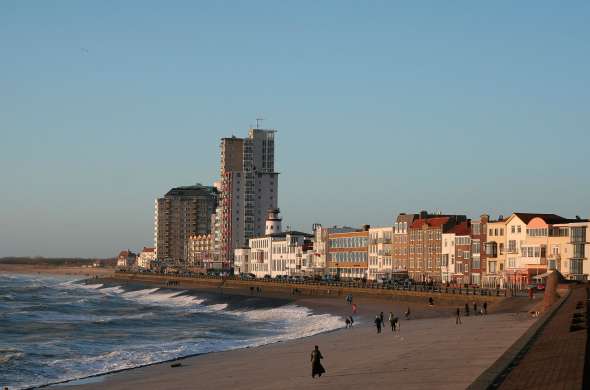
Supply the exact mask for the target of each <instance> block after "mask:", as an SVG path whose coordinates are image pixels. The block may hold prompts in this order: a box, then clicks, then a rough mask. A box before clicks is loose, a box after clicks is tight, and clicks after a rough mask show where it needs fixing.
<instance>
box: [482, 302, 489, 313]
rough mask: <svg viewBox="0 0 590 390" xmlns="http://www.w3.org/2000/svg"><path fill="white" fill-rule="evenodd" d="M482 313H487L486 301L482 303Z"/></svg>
mask: <svg viewBox="0 0 590 390" xmlns="http://www.w3.org/2000/svg"><path fill="white" fill-rule="evenodd" d="M483 314H484V315H487V314H488V302H487V301H486V302H484V303H483Z"/></svg>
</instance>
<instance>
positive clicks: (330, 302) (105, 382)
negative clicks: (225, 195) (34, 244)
mask: <svg viewBox="0 0 590 390" xmlns="http://www.w3.org/2000/svg"><path fill="white" fill-rule="evenodd" d="M60 268H62V269H61V270H60V271H62V272H58V273H53V272H51V271H54V269H49V270H46V271H47V272H45V273H52V274H57V275H64V274H66V275H72V274H71V273H68V272H71V269H63V267H60ZM78 268H79V267H76V269H78ZM25 269H27V270H29V271H30V270H31V269H34V271H33V272H26V274H31V273H32V274H35V273H38V267H26V268H25ZM85 270H86V269H84V268H82V269H81V270H80V269H78V271H85ZM0 271H3V269H2V268H0ZM64 271H65V272H64ZM12 273H22V272H14V269H13V272H12ZM73 275H81V274H80V273H76V274H73ZM86 282H87V283H88V284H95V283H98V282H100V283H103V284H105V286H111V285H121V286H125V285H128V286H134V287H138V286H145V287H159V288H162V289H170V290H188V291H191V292H195V293H199V292H203V293H208V294H212V295H215V296H216V297H218V298H219V299H221V300H224V299H227V300H228V301H231V299H232V297H234V296H237V297H242V298H243V297H250V296H251V294H250V292H249V289H248V288H247V287H246V288H242V289H236V288H230V289H220V288H219V287H218V286H187V285H182V283H181V284H180V285H178V286H165V285H162V284H161V283H157V282H146V281H145V280H133V281H130V280H122V279H121V278H116V277H112V274H111V275H109V274H105V275H104V276H101V277H100V278H99V279H94V278H91V279H86ZM259 297H260V298H261V299H272V300H283V301H284V302H285V303H283V305H289V304H293V305H297V306H302V307H306V308H308V309H310V310H311V311H312V312H313V313H314V314H331V315H335V316H339V317H341V318H342V317H344V316H345V315H349V314H350V309H351V307H350V305H347V304H346V303H345V302H344V297H342V296H335V295H333V296H307V295H303V296H299V295H295V296H293V295H291V294H290V293H289V292H288V291H287V290H286V289H283V290H281V291H275V290H272V289H270V290H266V289H265V291H263V293H262V295H261V296H259ZM397 298H398V299H395V300H384V299H382V298H379V297H364V296H360V297H357V296H355V299H354V301H355V303H356V304H357V305H358V313H357V315H356V316H355V318H356V319H357V321H356V322H355V328H354V329H352V330H347V329H344V328H343V327H342V328H338V329H333V330H327V331H323V332H319V333H316V334H314V335H308V336H303V337H299V338H293V339H285V340H279V341H273V342H269V343H266V344H259V345H253V346H245V347H239V348H234V349H226V350H221V351H208V352H202V353H197V354H189V355H185V356H179V357H176V358H173V359H168V360H164V361H160V362H153V363H149V364H146V365H141V366H135V367H129V368H123V369H119V370H114V371H109V372H104V373H99V374H92V375H88V376H83V377H80V378H73V379H68V380H64V381H58V382H52V383H48V384H45V385H41V386H37V387H28V388H27V389H32V388H56V387H74V388H81V389H88V390H90V389H99V388H103V387H106V386H108V387H109V388H111V387H113V386H114V387H113V388H115V389H116V388H120V389H127V388H131V389H139V388H142V389H143V388H148V389H149V388H154V389H156V388H158V389H159V388H169V387H167V385H166V384H162V383H157V384H156V383H150V382H149V381H148V383H142V384H141V386H139V385H134V384H133V383H130V382H129V381H130V380H131V381H135V380H137V376H138V375H139V376H141V374H140V373H144V372H145V373H147V374H146V375H147V376H148V377H152V378H154V379H155V380H156V382H158V380H157V376H158V375H154V374H153V373H158V374H159V373H161V372H164V374H166V371H169V370H176V371H174V373H176V372H177V371H182V370H183V369H184V368H186V367H187V366H186V365H189V366H192V365H195V364H198V363H201V362H207V361H211V360H213V361H216V360H219V358H218V357H217V356H220V355H221V356H229V357H228V358H223V359H222V360H224V359H229V361H234V364H237V365H239V364H242V363H243V362H244V361H248V360H251V359H252V358H251V357H249V356H250V355H252V354H254V355H258V354H260V353H264V351H267V350H268V349H270V350H272V351H277V350H278V351H279V352H278V353H285V350H288V351H291V350H293V349H298V348H300V347H301V346H302V345H308V344H310V343H312V344H313V343H319V344H320V345H325V344H326V342H329V341H330V340H333V341H334V345H336V346H338V345H340V344H342V342H345V343H348V342H349V340H348V339H349V335H348V334H347V333H350V334H356V333H362V337H361V340H360V342H362V340H363V339H365V338H366V337H370V335H371V334H372V333H373V326H371V324H372V320H373V318H374V316H375V314H377V313H379V312H380V311H383V312H384V313H385V317H386V318H387V314H388V313H389V311H393V312H394V313H396V314H397V315H398V317H400V319H401V318H402V317H403V316H402V313H403V311H404V310H405V309H406V307H411V310H412V317H413V320H411V321H405V320H401V321H402V327H403V328H404V329H405V328H407V326H408V325H409V324H412V325H411V326H412V327H413V326H414V325H413V324H416V325H418V326H419V327H423V326H425V325H423V324H430V323H435V324H436V323H441V321H443V322H449V321H453V318H452V312H453V310H454V308H456V305H453V304H442V305H441V304H437V305H436V306H434V307H429V306H428V305H427V303H426V302H416V301H415V300H414V301H406V300H403V298H402V297H397ZM516 300H517V299H516V298H510V299H508V300H502V301H499V302H497V303H492V305H491V307H490V310H489V311H490V316H489V317H492V316H494V315H500V316H504V317H506V315H507V314H508V313H512V312H513V310H514V308H518V307H521V306H523V302H524V301H523V300H520V301H519V302H515V301H516ZM226 302H227V301H226ZM509 302H512V303H513V304H512V305H510V304H507V303H509ZM495 313H496V314H495ZM481 317H482V318H481V319H482V320H483V316H481ZM471 318H473V319H476V320H479V317H475V316H472V317H471ZM406 324H408V325H406ZM343 326H344V325H343ZM529 326H530V324H529ZM526 329H528V326H527V327H526V328H525V329H524V330H523V332H524V331H525V330H526ZM430 336H432V335H430ZM355 342H356V343H358V342H359V340H356V341H355ZM376 347H377V348H379V347H381V346H380V345H379V346H376ZM507 347H508V346H507ZM261 351H263V352H261ZM369 352H370V351H369ZM502 352H503V351H502ZM273 353H274V352H273ZM287 353H289V354H291V353H292V352H287ZM337 353H340V351H338V352H337ZM236 354H237V355H239V356H238V357H236V356H235V355H236ZM210 356H213V357H210ZM172 362H181V364H182V365H181V367H178V368H171V367H170V363H172ZM185 363H186V365H185ZM270 363H271V364H272V363H273V362H270ZM491 364H493V361H490V362H489V364H488V365H487V366H485V367H483V368H482V370H481V372H482V371H483V370H485V369H486V368H487V367H489V366H490V365H491ZM197 370H198V368H197ZM481 372H478V373H477V374H478V375H479V374H480V373H481ZM209 375H210V374H209ZM190 376H192V374H191V375H190ZM476 377H477V375H475V376H474V377H473V378H471V380H475V378H476ZM187 380H188V379H187V378H186V376H182V375H181V377H180V378H177V379H175V380H174V381H175V383H176V382H178V381H180V382H182V383H180V382H179V383H180V385H179V386H180V387H170V388H179V389H180V388H185V387H184V386H185V385H187V384H188V383H189V382H186V381H187ZM213 380H214V379H213ZM207 383H209V382H207ZM468 384H469V383H468ZM225 385H226V384H218V385H215V386H222V387H221V388H224V387H223V386H225ZM277 385H278V386H281V387H283V385H284V383H282V382H281V383H280V384H277ZM302 385H303V386H304V387H305V386H306V384H302ZM117 386H119V387H117ZM162 386H163V387H162ZM232 386H233V387H235V385H234V384H232ZM342 386H344V387H343V388H348V387H346V385H345V384H344V385H343V384H339V385H338V387H342ZM204 388H209V387H208V386H207V385H206V386H205V387H204ZM255 388H257V387H255ZM261 388H263V387H261ZM269 388H270V387H269ZM330 388H331V387H330ZM402 388H403V387H402ZM451 388H453V387H451ZM237 389H239V387H237Z"/></svg>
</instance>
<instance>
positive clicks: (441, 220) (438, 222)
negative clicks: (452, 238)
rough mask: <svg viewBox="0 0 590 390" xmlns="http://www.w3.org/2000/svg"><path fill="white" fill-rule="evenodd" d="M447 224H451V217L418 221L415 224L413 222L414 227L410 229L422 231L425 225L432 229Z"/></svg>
mask: <svg viewBox="0 0 590 390" xmlns="http://www.w3.org/2000/svg"><path fill="white" fill-rule="evenodd" d="M447 222H449V217H435V218H426V219H417V220H415V221H414V222H412V225H410V228H412V229H420V228H421V227H422V226H424V225H425V224H427V225H428V226H430V227H440V226H442V225H444V224H445V223H447Z"/></svg>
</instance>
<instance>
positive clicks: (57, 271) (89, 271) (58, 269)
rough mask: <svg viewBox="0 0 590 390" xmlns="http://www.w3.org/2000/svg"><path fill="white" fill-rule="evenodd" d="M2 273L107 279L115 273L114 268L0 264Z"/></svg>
mask: <svg viewBox="0 0 590 390" xmlns="http://www.w3.org/2000/svg"><path fill="white" fill-rule="evenodd" d="M0 273H9V274H28V275H30V274H49V275H79V276H88V277H92V276H100V277H107V276H111V275H113V274H114V273H115V270H114V268H93V267H62V266H54V267H52V266H41V265H28V264H0Z"/></svg>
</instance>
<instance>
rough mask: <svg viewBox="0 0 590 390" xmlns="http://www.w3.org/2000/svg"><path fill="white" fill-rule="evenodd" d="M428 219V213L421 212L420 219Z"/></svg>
mask: <svg viewBox="0 0 590 390" xmlns="http://www.w3.org/2000/svg"><path fill="white" fill-rule="evenodd" d="M426 218H428V211H426V210H420V219H426Z"/></svg>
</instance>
